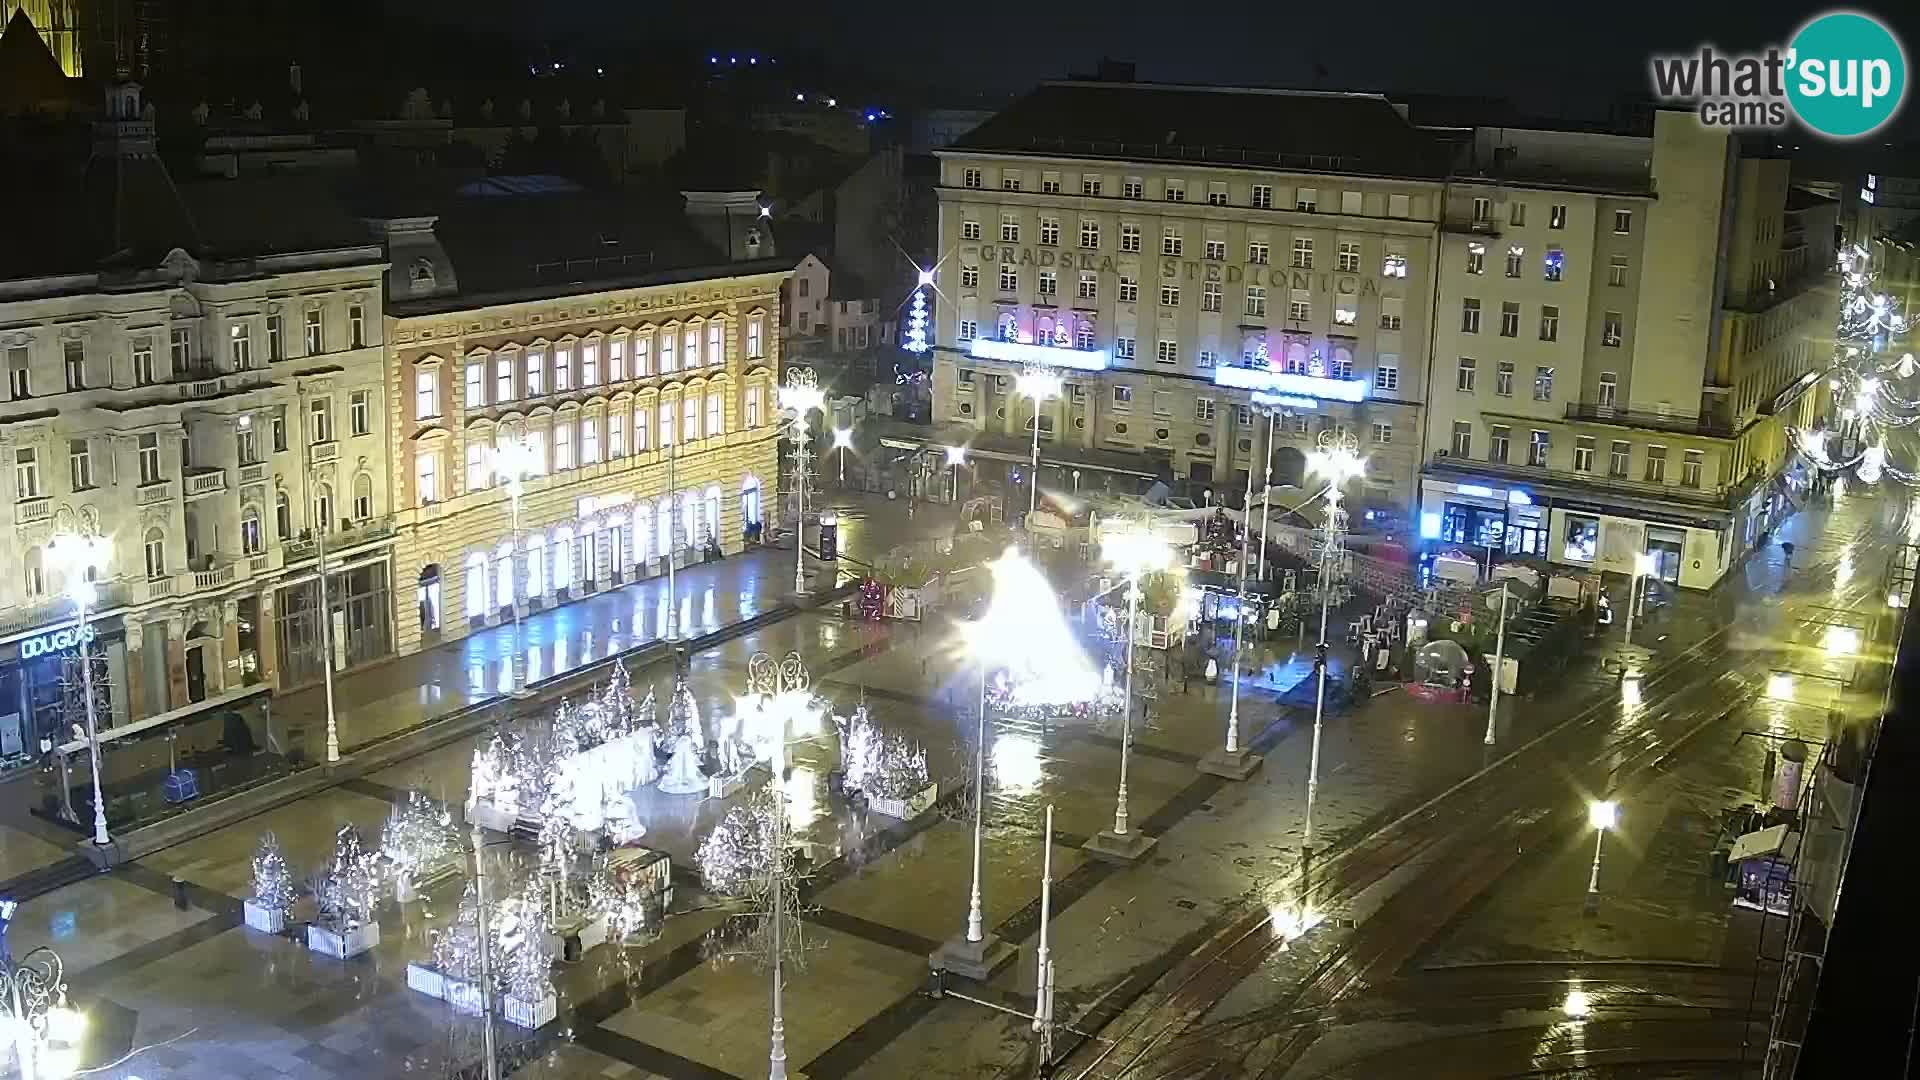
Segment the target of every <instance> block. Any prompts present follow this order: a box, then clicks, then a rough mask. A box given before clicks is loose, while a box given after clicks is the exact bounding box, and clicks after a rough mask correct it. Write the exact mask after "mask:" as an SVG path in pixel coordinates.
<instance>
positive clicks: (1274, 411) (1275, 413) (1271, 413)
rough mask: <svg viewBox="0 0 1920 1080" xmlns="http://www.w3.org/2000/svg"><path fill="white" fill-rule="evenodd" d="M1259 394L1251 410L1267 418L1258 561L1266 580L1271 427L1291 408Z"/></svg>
mask: <svg viewBox="0 0 1920 1080" xmlns="http://www.w3.org/2000/svg"><path fill="white" fill-rule="evenodd" d="M1259 397H1260V395H1258V394H1255V395H1254V399H1255V400H1254V402H1253V412H1254V415H1255V416H1265V417H1266V418H1267V455H1266V459H1265V464H1264V466H1263V471H1262V473H1261V481H1260V559H1259V562H1258V567H1259V579H1260V580H1261V581H1265V580H1267V511H1268V510H1270V509H1271V508H1272V506H1273V428H1274V423H1275V422H1276V421H1277V420H1279V419H1280V418H1281V417H1292V416H1293V410H1292V409H1285V408H1281V407H1280V406H1279V405H1276V404H1272V403H1263V402H1261V401H1260V400H1259Z"/></svg>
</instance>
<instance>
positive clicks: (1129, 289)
mask: <svg viewBox="0 0 1920 1080" xmlns="http://www.w3.org/2000/svg"><path fill="white" fill-rule="evenodd" d="M1139 299H1140V283H1139V282H1138V281H1136V280H1134V279H1133V278H1130V277H1128V276H1127V275H1125V274H1122V275H1120V302H1121V303H1124V304H1131V303H1134V302H1136V301H1138V300H1139Z"/></svg>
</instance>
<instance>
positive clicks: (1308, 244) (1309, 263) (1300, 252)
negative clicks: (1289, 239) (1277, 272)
mask: <svg viewBox="0 0 1920 1080" xmlns="http://www.w3.org/2000/svg"><path fill="white" fill-rule="evenodd" d="M1293 265H1294V267H1295V268H1296V269H1300V270H1311V269H1313V238H1312V237H1310V236H1296V237H1294V238H1293Z"/></svg>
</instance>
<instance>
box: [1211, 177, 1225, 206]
mask: <svg viewBox="0 0 1920 1080" xmlns="http://www.w3.org/2000/svg"><path fill="white" fill-rule="evenodd" d="M1207 205H1208V206H1225V205H1227V185H1225V184H1222V183H1220V182H1219V181H1217V180H1216V181H1213V182H1211V183H1209V184H1207Z"/></svg>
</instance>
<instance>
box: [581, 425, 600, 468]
mask: <svg viewBox="0 0 1920 1080" xmlns="http://www.w3.org/2000/svg"><path fill="white" fill-rule="evenodd" d="M599 460H600V418H599V417H597V416H583V417H581V418H580V464H582V465H592V464H594V463H595V462H597V461H599Z"/></svg>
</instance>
